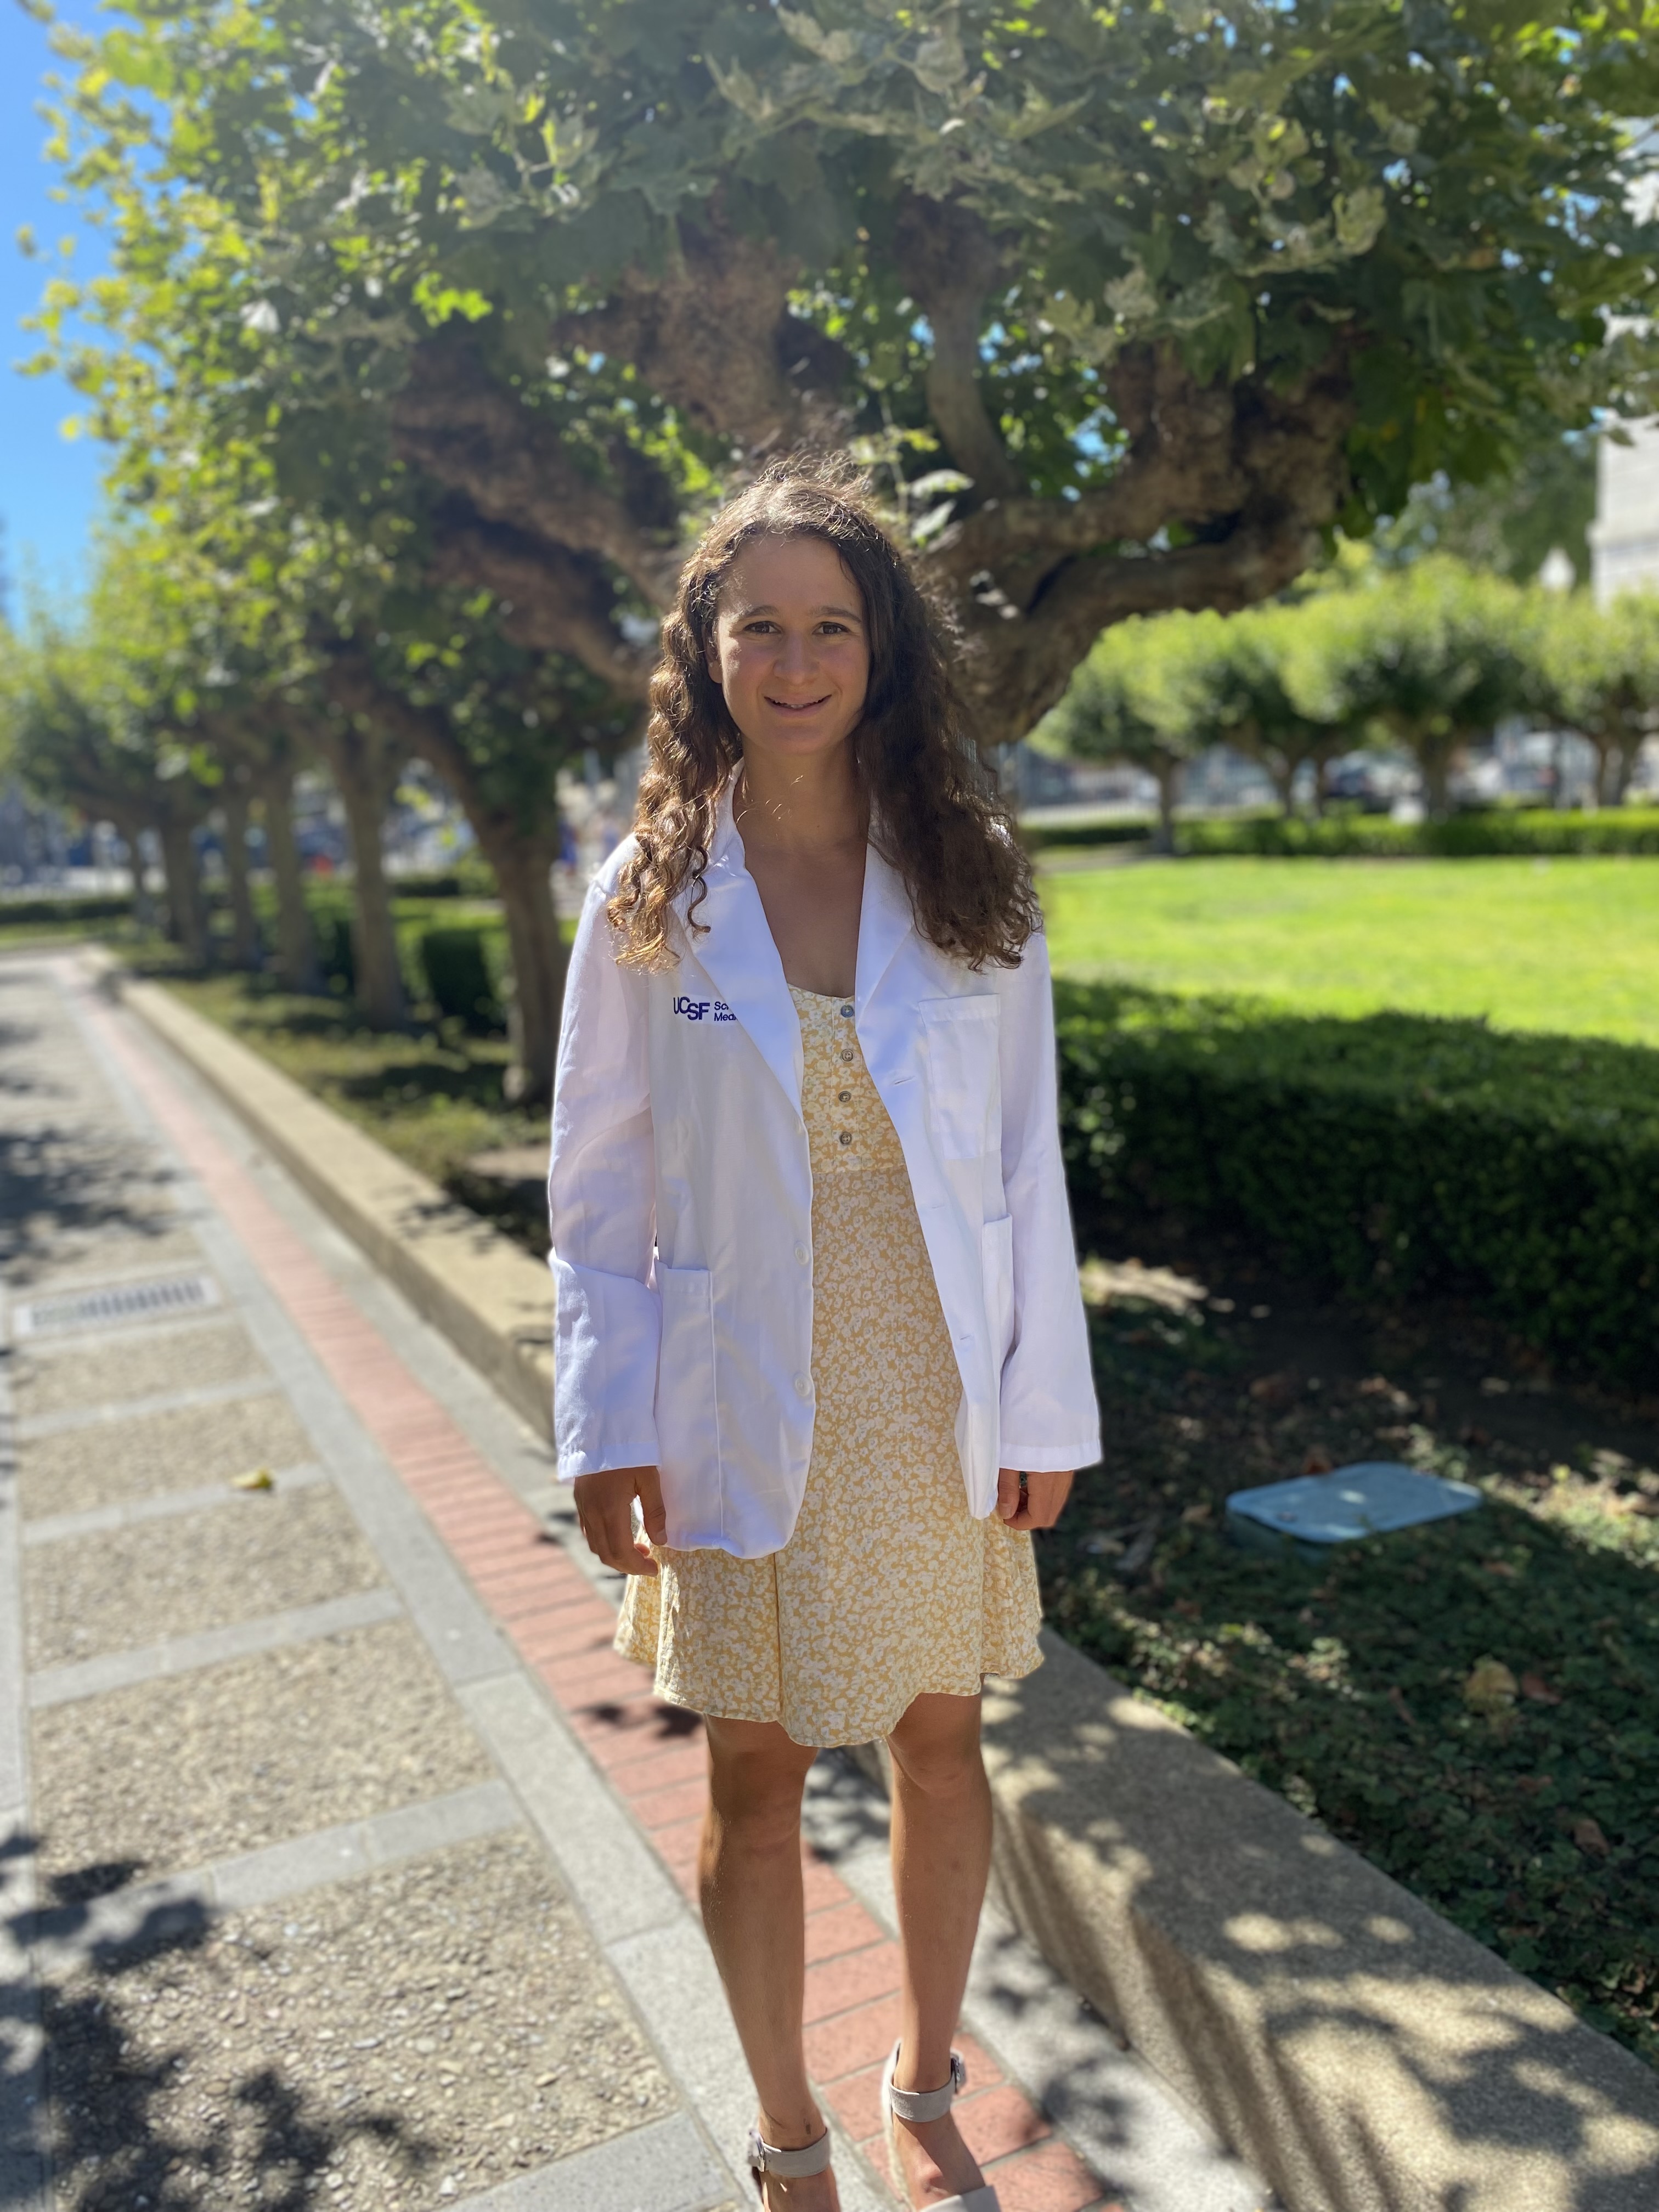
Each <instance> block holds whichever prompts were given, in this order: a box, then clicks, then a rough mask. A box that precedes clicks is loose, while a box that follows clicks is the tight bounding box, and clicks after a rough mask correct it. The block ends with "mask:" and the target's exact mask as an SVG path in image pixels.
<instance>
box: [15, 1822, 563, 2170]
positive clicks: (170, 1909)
mask: <svg viewBox="0 0 1659 2212" xmlns="http://www.w3.org/2000/svg"><path fill="white" fill-rule="evenodd" d="M522 1826H524V1814H523V1811H522V1808H520V1805H519V1803H518V1802H517V1800H516V1799H515V1798H514V1797H513V1793H512V1791H511V1790H508V1789H507V1787H506V1785H505V1784H502V1783H500V1782H480V1783H476V1784H473V1786H472V1787H471V1789H469V1790H453V1791H452V1792H451V1794H450V1795H449V1796H447V1797H429V1798H427V1799H426V1800H424V1801H423V1802H422V1803H421V1804H419V1805H415V1806H410V1807H406V1808H401V1809H399V1810H398V1811H397V1812H392V1813H380V1814H376V1815H375V1816H374V1819H373V1820H349V1821H345V1822H343V1824H342V1825H341V1826H338V1827H336V1828H317V1829H313V1831H312V1832H311V1833H310V1834H308V1835H305V1836H297V1837H295V1838H294V1839H293V1840H292V1841H291V1842H289V1843H285V1844H271V1845H270V1847H269V1848H268V1849H267V1850H262V1851H249V1852H247V1853H246V1854H245V1855H244V1856H243V1857H240V1858H228V1859H216V1860H214V1861H213V1863H211V1864H210V1865H209V1866H203V1867H193V1868H191V1870H190V1871H189V1872H188V1873H187V1874H179V1875H167V1877H165V1878H164V1879H163V1880H161V1881H151V1882H135V1883H133V1884H132V1885H131V1887H128V1888H125V1889H119V1890H112V1891H110V1892H109V1893H107V1894H106V1895H105V1896H102V1897H94V1898H88V1899H84V1900H83V1901H82V1902H80V1903H76V1904H73V1905H47V1906H46V1907H45V1908H44V1909H42V1910H40V1911H33V1912H28V1913H24V1914H21V1915H19V1916H17V1917H14V1918H13V1919H12V1920H11V1921H10V1922H9V1923H8V1925H9V1931H10V1933H11V1935H12V1936H14V1937H15V1939H16V1940H17V1941H19V1942H26V1943H27V1946H28V1948H29V1950H30V1952H31V1953H32V1954H33V1959H34V1962H35V1964H36V1966H37V1967H39V1968H40V1970H42V1971H43V1972H54V1973H60V1974H61V1973H67V1972H70V1971H71V1970H72V1969H73V1968H74V1967H76V1966H79V1965H80V1964H82V1962H83V1961H85V1960H92V1961H94V1963H96V1962H97V1961H98V1960H101V1959H106V1958H110V1957H112V1956H113V1955H114V1954H116V1953H118V1952H122V1951H128V1950H131V1949H133V1948H137V1947H140V1946H142V1945H143V1944H145V1943H148V1942H153V1941H159V1940H160V1939H161V1936H167V1937H168V1938H169V1939H170V1940H171V1939H173V1938H176V1937H179V1936H183V1935H184V1934H185V1933H187V1932H189V1931H191V1930H192V1929H194V1930H198V1931H199V1930H201V1929H205V1928H206V1927H207V1926H208V1925H209V1923H210V1922H211V1921H212V1920H213V1919H214V1918H215V1917H216V1916H217V1915H218V1914H220V1913H222V1912H241V1911H248V1910H250V1909H252V1908H253V1907H256V1906H259V1905H275V1904H279V1903H281V1902H282V1901H283V1899H287V1898H291V1897H298V1896H300V1895H301V1894H302V1893H304V1892H305V1891H307V1890H310V1889H323V1888H326V1887H327V1886H328V1885H329V1884H330V1883H331V1882H337V1881H345V1880H347V1879H348V1878H349V1877H350V1876H352V1875H365V1874H372V1873H373V1872H374V1870H375V1869H376V1868H379V1867H386V1866H395V1865H396V1864H397V1863H398V1861H399V1860H401V1859H407V1858H417V1857H420V1856H421V1855H422V1853H425V1852H430V1851H436V1850H446V1849H447V1848H448V1846H449V1845H451V1844H467V1843H471V1842H473V1841H475V1840H476V1839H477V1838H478V1837H480V1836H493V1835H497V1834H499V1833H500V1832H501V1831H502V1830H503V1829H507V1828H518V1827H522ZM3 2203H5V2199H4V2198H3V2197H0V2205H3Z"/></svg>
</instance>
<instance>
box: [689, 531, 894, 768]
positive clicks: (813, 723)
mask: <svg viewBox="0 0 1659 2212" xmlns="http://www.w3.org/2000/svg"><path fill="white" fill-rule="evenodd" d="M708 672H709V674H710V675H711V676H712V677H713V678H714V681H715V682H716V683H717V684H719V685H720V689H721V690H723V691H724V693H725V694H726V711H727V712H728V713H729V714H730V715H731V717H732V720H733V721H734V722H735V723H736V724H737V726H738V733H739V734H740V736H741V737H742V738H743V742H744V751H745V752H750V751H751V750H756V751H762V752H768V753H772V754H774V755H776V756H778V757H782V758H785V759H795V760H799V759H803V758H805V757H807V756H809V755H811V754H815V753H818V752H823V751H828V750H829V749H831V748H832V747H834V746H836V745H839V744H843V743H844V742H845V740H846V739H847V738H848V737H849V736H850V735H851V734H852V732H854V730H855V729H856V728H857V727H858V724H859V718H860V715H861V714H863V712H864V702H865V696H866V692H867V691H868V690H869V685H870V643H869V632H868V623H867V620H866V613H865V607H864V601H863V598H862V596H861V594H860V591H859V587H858V586H857V584H856V583H855V582H854V580H853V578H852V576H851V574H849V573H848V569H847V568H846V567H845V566H844V565H843V563H842V558H841V556H840V555H839V554H838V553H837V552H836V550H835V548H834V546H832V545H830V544H827V543H826V542H825V540H824V539H823V538H806V537H802V538H756V539H754V540H753V541H752V542H751V543H750V544H748V545H745V546H744V549H743V550H742V552H741V553H739V554H738V557H737V559H736V560H735V561H734V562H732V566H731V568H730V569H729V570H728V572H727V574H726V581H725V583H724V585H723V586H722V587H721V590H720V605H719V612H718V615H717V617H716V619H715V624H714V640H713V641H712V644H711V646H710V649H709V654H708Z"/></svg>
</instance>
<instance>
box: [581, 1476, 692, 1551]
mask: <svg viewBox="0 0 1659 2212" xmlns="http://www.w3.org/2000/svg"><path fill="white" fill-rule="evenodd" d="M571 1487H572V1488H573V1489H574V1492H575V1493H576V1518H577V1520H578V1521H580V1523H581V1530H582V1534H583V1535H584V1536H586V1539H587V1548H588V1550H589V1551H590V1552H592V1554H593V1556H594V1558H595V1559H602V1560H603V1561H604V1562H605V1565H606V1566H607V1567H611V1568H613V1569H614V1570H615V1571H616V1572H617V1574H619V1575H654V1574H655V1573H656V1571H657V1563H656V1561H655V1560H654V1559H653V1558H652V1556H651V1549H650V1547H651V1546H652V1545H653V1544H660V1543H661V1542H662V1541H663V1539H664V1538H665V1536H666V1535H667V1534H668V1516H667V1514H666V1513H665V1511H664V1510H663V1502H662V1484H661V1482H660V1481H659V1479H658V1475H657V1470H656V1468H654V1467H613V1468H607V1469H606V1470H605V1473H604V1474H579V1475H578V1476H577V1477H576V1480H575V1481H574V1483H573V1484H572V1485H571ZM635 1498H638V1499H639V1501H640V1513H641V1517H642V1519H643V1521H644V1522H645V1528H644V1532H643V1534H641V1535H638V1536H636V1535H635V1534H634V1500H635Z"/></svg>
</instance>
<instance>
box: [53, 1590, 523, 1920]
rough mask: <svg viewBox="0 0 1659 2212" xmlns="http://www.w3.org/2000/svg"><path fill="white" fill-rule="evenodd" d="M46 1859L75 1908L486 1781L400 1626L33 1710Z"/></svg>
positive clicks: (484, 1764)
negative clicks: (135, 1884) (77, 1902)
mask: <svg viewBox="0 0 1659 2212" xmlns="http://www.w3.org/2000/svg"><path fill="white" fill-rule="evenodd" d="M32 1737H33V1741H32V1765H33V1785H34V1803H35V1806H36V1808H37V1812H36V1819H37V1822H38V1826H39V1831H40V1864H41V1870H42V1875H43V1876H44V1878H45V1879H46V1881H49V1883H50V1885H51V1889H52V1894H53V1895H54V1896H55V1897H57V1898H58V1899H63V1900H64V1901H68V1900H71V1899H77V1898H82V1897H88V1896H95V1895H97V1894H98V1893H100V1891H103V1890H106V1889H112V1888H115V1887H121V1886H123V1885H125V1883H127V1882H130V1881H137V1880H140V1879H145V1878H153V1877H155V1875H161V1874H165V1873H169V1872H171V1871H173V1870H174V1869H179V1868H185V1867H191V1866H197V1865H199V1864H201V1863H203V1862H204V1861H206V1860H209V1859H213V1858H218V1857H225V1856H227V1855H228V1854H230V1853H232V1852H237V1851H246V1850H258V1849H260V1848H262V1847H263V1846H264V1845H265V1844H273V1843H276V1842H278V1841H281V1840H282V1839H283V1838H288V1837H292V1836H297V1835H302V1834H304V1833H306V1832H307V1831H309V1830H311V1829H313V1828H322V1827H330V1826H335V1825H336V1824H337V1823H338V1822H341V1821H343V1820H359V1819H362V1818H363V1817H364V1816H365V1815H367V1814H373V1813H382V1812H387V1811H390V1810H391V1809H392V1808H393V1807H396V1806H400V1805H407V1804H410V1803H413V1802H416V1801H417V1800H419V1799H421V1798H422V1797H428V1796H440V1795H441V1794H444V1793H446V1792H447V1791H449V1790H456V1789H459V1788H461V1787H463V1786H464V1785H465V1784H469V1783H474V1782H482V1781H486V1780H488V1779H489V1778H490V1770H489V1760H488V1759H487V1758H486V1756H485V1754H484V1753H483V1750H482V1749H481V1748H480V1747H479V1745H478V1743H477V1739H476V1737H475V1736H474V1735H473V1734H472V1732H471V1729H468V1728H467V1727H466V1725H465V1722H464V1721H463V1719H462V1717H461V1716H460V1714H459V1712H458V1711H457V1710H456V1708H455V1705H453V1701H452V1699H451V1698H450V1696H449V1694H448V1692H447V1689H446V1686H445V1685H444V1682H443V1680H442V1677H441V1675H440V1674H438V1672H437V1670H436V1668H435V1667H434V1666H433V1664H432V1662H431V1660H430V1658H429V1657H428V1655H427V1653H426V1651H425V1650H423V1648H422V1644H421V1643H420V1640H419V1639H418V1638H417V1637H416V1633H415V1632H414V1631H413V1630H412V1629H411V1628H410V1627H408V1626H405V1625H404V1623H402V1622H400V1621H393V1622H387V1623H386V1624H385V1625H383V1626H379V1627H374V1628H360V1629H354V1630H351V1631H349V1632H346V1633H344V1634H342V1635H338V1636H331V1637H325V1638H321V1639H319V1640H318V1641H316V1642H313V1643H307V1644H296V1645H295V1646H293V1647H292V1648H291V1649H288V1650H276V1651H270V1652H266V1653H264V1654H262V1655H261V1656H258V1657H257V1658H252V1659H238V1660H233V1661H231V1662H228V1664H226V1665H224V1666H220V1667H214V1668H205V1669H204V1670H202V1671H201V1672H198V1673H196V1674H180V1675H174V1676H169V1677H164V1678H161V1679H160V1680H155V1681H151V1682H144V1683H141V1684H139V1685H138V1686H137V1687H135V1688H131V1689H125V1690H115V1691H112V1692H110V1693H109V1694H108V1695H107V1696H105V1697H102V1698H88V1699H84V1700H82V1702H80V1703H78V1704H76V1705H59V1706H57V1707H54V1708H52V1710H50V1711H45V1712H39V1713H36V1714H35V1716H34V1722H33V1732H32Z"/></svg>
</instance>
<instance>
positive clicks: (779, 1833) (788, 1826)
mask: <svg viewBox="0 0 1659 2212" xmlns="http://www.w3.org/2000/svg"><path fill="white" fill-rule="evenodd" d="M805 1781H806V1775H805V1769H804V1768H801V1767H798V1766H796V1765H793V1762H785V1761H780V1760H775V1759H757V1758H753V1757H748V1758H745V1757H741V1756H739V1757H737V1758H726V1759H722V1758H720V1757H718V1756H716V1757H715V1758H714V1759H713V1761H712V1762H711V1765H710V1771H709V1778H708V1802H709V1805H710V1808H711V1809H712V1811H713V1814H714V1819H715V1820H716V1822H717V1823H718V1825H719V1826H720V1828H722V1829H723V1830H724V1831H725V1832H726V1834H727V1835H728V1836H729V1837H730V1838H732V1840H733V1841H735V1842H737V1843H738V1844H742V1846H743V1847H744V1849H745V1850H754V1851H765V1850H783V1849H786V1848H787V1849H791V1850H793V1848H794V1847H795V1845H796V1844H797V1841H798V1839H799V1835H800V1802H801V1792H802V1790H803V1789H804V1787H805Z"/></svg>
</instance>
